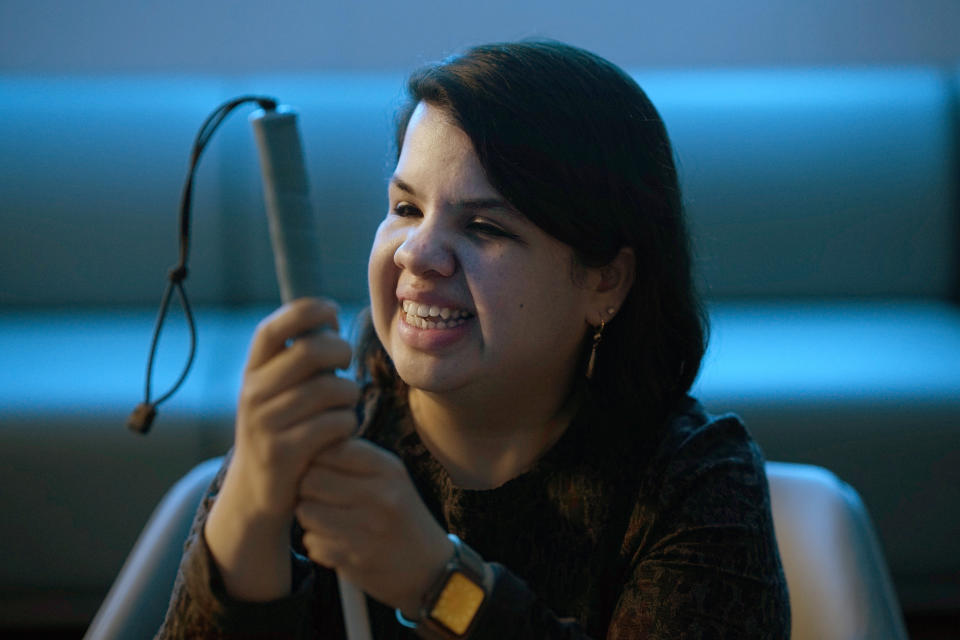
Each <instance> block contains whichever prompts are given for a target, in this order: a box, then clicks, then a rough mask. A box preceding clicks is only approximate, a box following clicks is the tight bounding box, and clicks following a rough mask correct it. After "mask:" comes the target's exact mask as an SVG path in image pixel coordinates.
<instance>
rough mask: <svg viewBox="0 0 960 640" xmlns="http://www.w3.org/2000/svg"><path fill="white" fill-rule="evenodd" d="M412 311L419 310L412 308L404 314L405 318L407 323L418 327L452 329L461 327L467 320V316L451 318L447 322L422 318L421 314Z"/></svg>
mask: <svg viewBox="0 0 960 640" xmlns="http://www.w3.org/2000/svg"><path fill="white" fill-rule="evenodd" d="M412 311H419V308H417V309H411V310H410V311H409V312H407V313H406V314H405V315H404V320H405V321H406V323H407V324H409V325H411V326H414V327H417V328H418V329H452V328H454V327H459V326H460V325H462V324H463V323H464V322H466V318H465V317H461V318H456V319H454V318H451V319H450V320H448V321H447V322H444V321H443V320H437V321H436V322H434V321H430V320H427V319H425V318H421V317H420V316H419V315H414V314H413V313H412Z"/></svg>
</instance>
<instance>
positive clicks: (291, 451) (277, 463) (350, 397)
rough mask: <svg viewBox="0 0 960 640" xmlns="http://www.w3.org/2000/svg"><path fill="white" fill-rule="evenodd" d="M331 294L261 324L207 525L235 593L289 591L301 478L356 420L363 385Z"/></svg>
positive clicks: (256, 596)
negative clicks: (349, 372)
mask: <svg viewBox="0 0 960 640" xmlns="http://www.w3.org/2000/svg"><path fill="white" fill-rule="evenodd" d="M336 314H337V307H336V305H334V304H333V303H332V302H329V301H325V300H318V299H308V298H305V299H300V300H296V301H294V302H292V303H290V304H288V305H285V306H283V307H281V308H280V309H279V310H278V311H276V312H275V313H273V314H272V315H270V316H269V317H267V318H266V319H265V320H264V321H263V322H261V323H260V325H259V326H258V327H257V330H256V333H255V334H254V337H253V342H252V344H251V347H250V354H249V356H248V359H247V366H246V369H245V371H244V376H243V387H242V389H241V392H240V399H239V403H238V407H237V423H236V436H235V442H234V449H233V458H232V460H231V462H230V467H229V468H228V470H227V474H226V476H225V478H224V482H223V486H222V488H221V490H220V494H219V495H218V497H217V500H216V502H215V503H214V506H213V508H212V509H211V511H210V516H209V518H208V520H207V523H206V526H205V529H204V533H205V536H206V539H207V544H208V546H209V547H210V551H211V553H212V555H213V557H214V560H215V561H216V562H217V565H218V568H219V569H220V571H221V574H222V575H223V577H224V582H225V584H226V587H227V591H228V593H230V594H231V595H233V596H234V597H238V598H241V599H248V600H269V599H274V598H277V597H280V596H283V595H285V594H286V593H289V590H290V558H289V535H290V524H291V521H292V518H293V512H294V508H295V506H296V501H297V492H298V487H299V484H300V480H301V478H302V477H303V475H304V474H305V473H306V471H307V469H308V468H309V467H310V464H311V461H312V460H313V459H314V458H315V457H317V455H318V454H319V453H320V452H321V451H323V450H325V449H328V448H330V447H332V446H334V445H336V444H339V443H341V442H343V441H344V440H346V439H347V438H349V437H350V436H351V434H352V433H353V431H354V430H355V429H356V426H357V419H356V412H355V407H356V403H357V401H358V398H359V391H358V388H357V385H356V384H355V383H354V382H352V381H350V380H345V379H342V378H338V377H336V376H335V375H334V373H333V371H334V370H335V369H337V368H346V367H348V366H349V364H350V357H351V350H350V346H349V345H348V344H347V343H346V342H345V341H344V340H342V339H341V338H340V337H339V335H338V334H337V333H336V330H337V317H336Z"/></svg>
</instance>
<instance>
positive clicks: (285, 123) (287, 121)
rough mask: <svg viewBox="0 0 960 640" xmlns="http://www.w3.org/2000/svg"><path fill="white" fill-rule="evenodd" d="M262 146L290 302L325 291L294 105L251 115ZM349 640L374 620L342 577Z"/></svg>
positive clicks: (365, 636) (283, 286)
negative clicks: (322, 283) (321, 282)
mask: <svg viewBox="0 0 960 640" xmlns="http://www.w3.org/2000/svg"><path fill="white" fill-rule="evenodd" d="M250 123H251V124H252V125H253V132H254V137H255V138H256V140H257V147H258V148H259V150H260V169H261V171H262V174H263V192H264V198H265V200H266V208H267V217H268V219H269V221H270V240H271V242H272V244H273V256H274V261H275V262H276V268H277V281H278V282H279V284H280V297H281V298H282V299H283V301H284V302H289V301H291V300H293V299H295V298H301V297H304V296H317V295H320V292H321V290H320V260H319V247H320V243H319V236H318V233H317V216H316V214H315V213H314V211H313V208H312V207H311V205H310V188H309V183H308V180H307V172H306V169H305V168H304V162H303V147H302V145H301V143H300V133H299V131H298V129H297V115H296V113H295V112H294V111H293V110H291V109H290V108H289V107H284V106H280V107H278V108H277V109H276V110H274V111H264V110H262V109H261V110H258V111H256V112H254V113H253V114H251V116H250ZM337 579H338V582H339V585H340V601H341V603H342V606H343V619H344V622H345V624H346V628H347V638H348V640H370V638H371V636H370V622H369V620H368V619H367V606H366V601H365V600H364V596H363V592H362V591H360V589H358V588H357V587H356V586H355V585H353V584H352V583H350V582H349V581H348V580H346V579H345V578H344V577H343V576H340V575H338V576H337Z"/></svg>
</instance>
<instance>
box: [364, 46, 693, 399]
mask: <svg viewBox="0 0 960 640" xmlns="http://www.w3.org/2000/svg"><path fill="white" fill-rule="evenodd" d="M420 102H426V103H428V104H430V105H433V106H436V107H439V108H441V109H443V110H444V111H445V112H446V113H447V114H448V115H449V116H450V117H451V118H452V121H453V122H454V123H456V124H457V125H458V126H459V127H460V128H461V129H462V130H463V131H464V132H465V133H466V134H467V136H469V138H470V140H471V141H472V142H473V147H474V149H475V151H476V153H477V156H478V157H479V160H480V163H481V165H482V166H483V168H484V170H485V172H486V176H487V179H488V181H489V182H490V184H491V185H492V186H493V187H494V188H495V189H496V190H497V191H498V192H499V193H500V195H502V196H503V197H504V198H506V200H507V201H509V202H510V203H511V204H512V205H513V206H514V207H515V208H516V209H517V210H518V211H520V212H521V213H523V214H524V215H525V216H526V217H527V218H528V219H530V220H531V221H532V222H533V223H534V224H536V225H537V226H538V227H540V228H541V229H543V230H544V231H546V232H547V233H548V234H550V235H551V236H553V237H554V238H557V239H558V240H560V241H561V242H563V243H565V244H567V245H569V246H570V247H572V248H573V250H574V256H575V261H576V262H577V263H579V265H580V266H587V267H599V266H603V265H606V264H609V263H610V262H611V261H612V260H613V259H614V258H615V257H616V256H617V254H618V252H619V251H620V249H621V248H623V247H632V248H633V251H634V253H635V255H636V274H635V279H634V283H633V287H632V289H631V290H630V292H629V294H628V295H627V298H626V300H625V302H624V304H623V305H622V307H621V308H620V309H619V311H618V312H617V315H616V317H615V318H614V319H613V320H612V321H611V322H609V323H608V324H607V327H606V330H605V332H604V335H603V341H602V343H601V344H600V348H599V352H598V357H597V362H596V369H595V372H594V376H593V378H592V379H591V380H590V381H589V382H586V381H584V384H588V386H589V389H590V392H591V395H592V396H593V397H595V398H597V399H599V400H600V401H602V402H603V403H604V404H605V405H607V406H612V407H614V408H619V409H621V410H626V411H635V412H642V413H644V414H646V415H648V416H650V417H657V416H663V415H665V414H666V413H667V412H669V411H670V410H671V409H672V408H673V407H674V406H675V404H676V403H677V402H678V401H679V400H680V399H681V398H682V397H683V396H685V395H686V393H687V391H688V390H689V389H690V386H691V385H692V384H693V381H694V379H695V378H696V376H697V373H698V371H699V368H700V362H701V359H702V357H703V353H704V351H705V348H706V339H707V320H706V315H705V313H704V312H703V308H702V306H701V303H700V301H699V298H698V296H697V293H696V290H695V286H694V280H693V277H692V266H691V252H690V246H689V238H688V234H687V229H686V224H685V222H684V215H683V206H682V200H681V195H680V189H679V185H678V181H677V172H676V168H675V165H674V160H673V151H672V148H671V146H670V141H669V138H668V137H667V131H666V127H665V126H664V124H663V121H662V119H661V118H660V115H659V114H658V113H657V111H656V109H655V108H654V106H653V104H652V103H651V102H650V100H649V99H648V98H647V96H646V94H645V93H644V92H643V90H642V89H641V88H640V87H639V86H638V85H637V83H636V82H635V81H634V80H633V79H632V78H631V77H630V76H629V75H627V74H626V73H625V72H624V71H623V70H621V69H620V68H619V67H617V66H616V65H614V64H612V63H610V62H608V61H607V60H605V59H603V58H601V57H600V56H597V55H595V54H593V53H590V52H588V51H584V50H583V49H579V48H576V47H573V46H569V45H566V44H562V43H558V42H544V41H536V42H518V43H503V44H491V45H484V46H478V47H474V48H471V49H469V50H467V51H466V52H464V53H462V54H460V55H456V56H453V57H450V58H448V59H446V60H443V61H442V62H439V63H436V64H432V65H430V66H427V67H425V68H423V69H420V70H418V71H416V72H415V73H413V75H412V76H411V77H410V79H409V81H408V84H407V101H406V103H405V104H404V106H403V107H402V108H401V109H400V111H399V113H398V117H397V128H396V145H397V155H398V157H399V153H400V149H401V147H402V144H403V139H404V135H405V133H406V129H407V125H408V123H409V121H410V117H411V115H412V113H413V110H414V108H415V107H416V105H417V104H418V103H420ZM575 266H576V265H575ZM371 324H372V323H369V322H368V326H367V328H366V329H365V331H364V332H363V335H362V337H361V340H360V344H359V347H358V350H357V354H358V363H359V367H358V370H359V372H360V376H361V379H365V380H366V381H369V382H372V383H373V384H375V385H378V386H380V387H381V388H389V387H393V388H402V387H403V383H402V382H400V381H399V380H398V376H397V374H396V371H395V370H394V368H393V365H392V363H391V362H390V360H389V357H388V356H387V354H386V353H385V351H384V349H383V347H382V345H381V344H380V342H379V340H378V339H377V337H376V335H375V334H374V332H373V329H372V326H370V325H371ZM588 343H589V336H588V335H586V334H585V341H584V359H585V357H586V354H587V352H588V349H589V346H588Z"/></svg>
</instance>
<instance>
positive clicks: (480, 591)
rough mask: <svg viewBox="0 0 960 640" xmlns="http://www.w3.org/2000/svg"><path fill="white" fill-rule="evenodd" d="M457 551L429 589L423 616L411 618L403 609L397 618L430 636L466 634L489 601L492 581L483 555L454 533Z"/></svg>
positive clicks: (441, 637) (454, 636)
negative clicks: (416, 618)
mask: <svg viewBox="0 0 960 640" xmlns="http://www.w3.org/2000/svg"><path fill="white" fill-rule="evenodd" d="M447 537H448V538H450V541H451V542H453V555H452V556H451V557H450V559H449V560H448V561H447V564H446V566H445V567H444V568H443V573H441V574H440V577H439V578H438V579H437V580H436V582H434V583H433V585H432V586H431V587H430V589H428V590H427V592H426V594H425V595H424V598H423V604H422V605H421V607H420V619H419V620H417V621H412V620H407V619H406V618H405V617H403V614H402V613H401V612H400V610H399V609H397V610H396V617H397V621H398V622H399V623H400V624H402V625H403V626H405V627H408V628H410V629H417V630H418V634H419V635H420V636H421V637H423V638H428V639H433V638H436V639H438V640H439V639H443V640H448V639H450V638H466V637H467V636H468V635H469V634H470V630H471V629H472V628H473V625H474V622H475V621H476V620H477V618H478V617H479V614H480V611H481V610H482V609H483V605H484V604H485V603H486V602H487V598H488V597H489V595H490V590H491V587H492V585H490V584H488V580H487V569H486V565H485V564H484V562H483V558H481V557H480V555H479V554H478V553H477V552H476V551H474V550H473V549H471V548H470V547H468V546H467V545H465V544H463V542H461V540H460V538H458V537H457V536H455V535H454V534H452V533H448V534H447Z"/></svg>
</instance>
